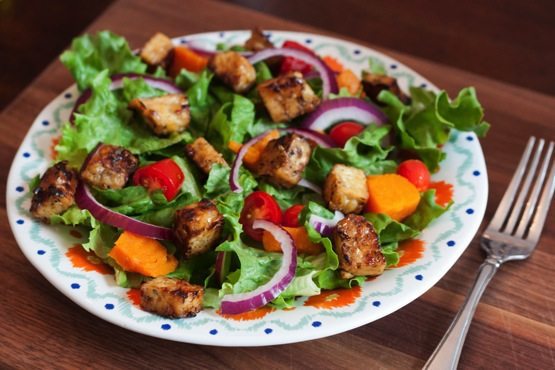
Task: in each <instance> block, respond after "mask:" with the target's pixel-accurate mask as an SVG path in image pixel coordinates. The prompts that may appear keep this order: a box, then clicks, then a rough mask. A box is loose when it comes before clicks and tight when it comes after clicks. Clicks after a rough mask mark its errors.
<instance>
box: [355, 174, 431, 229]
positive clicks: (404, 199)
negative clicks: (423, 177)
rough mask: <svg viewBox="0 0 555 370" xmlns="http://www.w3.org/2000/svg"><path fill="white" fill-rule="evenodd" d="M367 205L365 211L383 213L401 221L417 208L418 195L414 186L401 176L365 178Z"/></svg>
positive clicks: (389, 175) (390, 175)
mask: <svg viewBox="0 0 555 370" xmlns="http://www.w3.org/2000/svg"><path fill="white" fill-rule="evenodd" d="M367 184H368V193H369V198H368V203H367V206H366V211H368V212H373V213H383V214H386V215H388V216H389V217H391V218H392V219H394V220H397V221H401V220H402V219H404V218H406V217H408V216H410V215H411V214H412V213H413V212H414V211H415V210H416V207H418V203H419V202H420V193H419V192H418V189H417V188H416V186H414V185H413V184H412V183H411V182H410V181H409V180H407V179H406V178H404V177H403V176H400V175H397V174H385V175H376V176H368V177H367Z"/></svg>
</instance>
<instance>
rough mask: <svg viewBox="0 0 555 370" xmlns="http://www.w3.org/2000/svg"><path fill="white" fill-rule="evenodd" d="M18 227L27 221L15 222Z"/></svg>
mask: <svg viewBox="0 0 555 370" xmlns="http://www.w3.org/2000/svg"><path fill="white" fill-rule="evenodd" d="M15 223H16V224H18V225H23V224H24V223H25V221H23V220H22V219H19V220H17V221H16V222H15Z"/></svg>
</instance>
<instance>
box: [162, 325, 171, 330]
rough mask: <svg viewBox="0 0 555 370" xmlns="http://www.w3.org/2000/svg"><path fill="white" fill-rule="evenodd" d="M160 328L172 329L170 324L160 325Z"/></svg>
mask: <svg viewBox="0 0 555 370" xmlns="http://www.w3.org/2000/svg"><path fill="white" fill-rule="evenodd" d="M160 327H161V328H162V330H170V329H171V328H172V326H171V325H170V324H162V325H160Z"/></svg>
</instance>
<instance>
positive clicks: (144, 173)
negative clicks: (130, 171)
mask: <svg viewBox="0 0 555 370" xmlns="http://www.w3.org/2000/svg"><path fill="white" fill-rule="evenodd" d="M184 179H185V175H183V171H181V168H179V166H178V165H177V164H176V163H175V162H174V161H173V160H171V159H170V158H167V159H163V160H161V161H159V162H156V163H152V164H149V165H148V166H144V167H141V168H139V169H138V170H137V171H136V172H135V174H134V175H133V184H135V185H141V186H144V187H145V188H147V189H148V191H154V190H158V189H161V190H162V192H163V193H164V196H165V197H166V199H167V200H172V199H173V198H175V196H176V195H177V193H178V192H179V189H180V188H181V185H182V184H183V180H184Z"/></svg>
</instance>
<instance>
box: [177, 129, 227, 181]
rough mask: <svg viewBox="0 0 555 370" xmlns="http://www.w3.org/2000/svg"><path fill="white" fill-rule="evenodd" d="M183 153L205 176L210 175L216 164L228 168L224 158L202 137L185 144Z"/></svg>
mask: <svg viewBox="0 0 555 370" xmlns="http://www.w3.org/2000/svg"><path fill="white" fill-rule="evenodd" d="M185 152H186V153H187V155H188V156H189V158H191V159H192V160H193V162H195V163H196V164H197V166H199V167H200V169H201V170H202V171H203V172H204V173H206V174H209V173H210V170H211V169H212V166H214V165H215V164H216V163H219V164H221V165H224V166H226V167H229V166H228V164H227V162H226V161H225V159H224V157H223V156H222V155H221V154H220V153H219V152H218V151H217V150H216V149H214V147H213V146H212V145H211V144H210V143H209V142H208V141H206V139H205V138H203V137H199V138H197V139H196V140H195V141H193V142H192V143H191V144H187V147H186V148H185Z"/></svg>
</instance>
